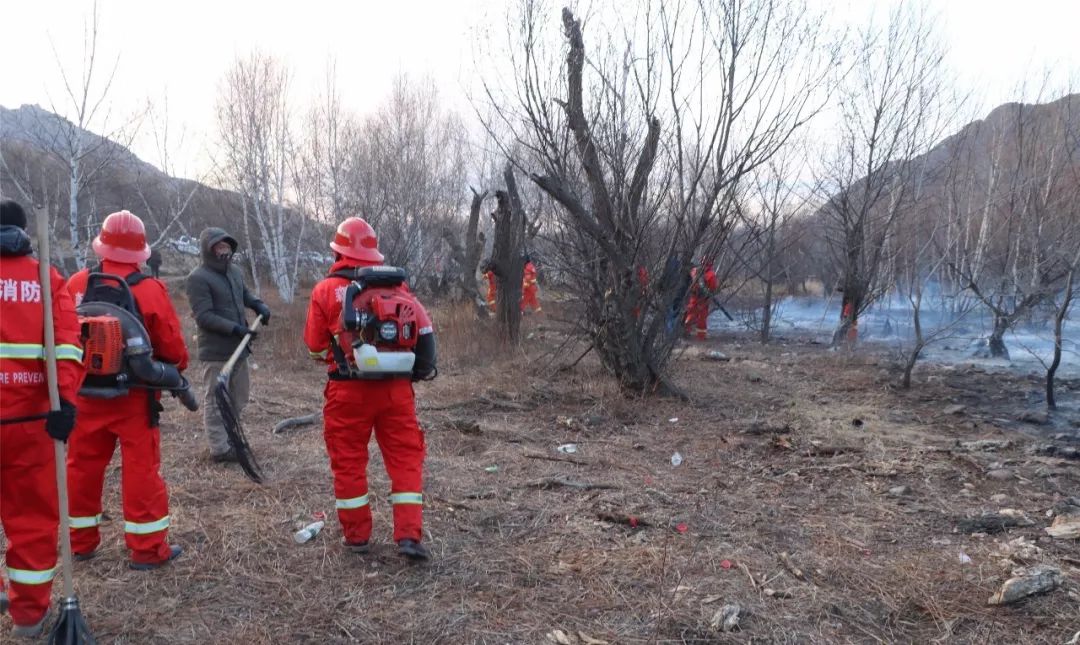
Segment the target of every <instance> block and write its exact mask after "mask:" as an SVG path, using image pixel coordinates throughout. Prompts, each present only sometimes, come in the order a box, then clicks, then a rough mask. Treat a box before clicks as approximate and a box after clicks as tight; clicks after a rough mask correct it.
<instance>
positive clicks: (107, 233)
mask: <svg viewBox="0 0 1080 645" xmlns="http://www.w3.org/2000/svg"><path fill="white" fill-rule="evenodd" d="M93 246H94V253H97V254H98V256H100V257H102V258H105V259H106V260H112V261H113V262H125V263H128V264H138V263H139V262H143V261H145V260H146V258H148V257H150V246H149V245H148V244H147V243H146V227H145V226H143V223H142V220H141V219H139V218H138V217H136V216H135V215H134V214H133V213H131V212H130V211H120V212H118V213H113V214H112V215H109V216H108V217H106V218H105V221H104V222H102V223H101V234H100V235H98V236H97V237H95V238H94V244H93Z"/></svg>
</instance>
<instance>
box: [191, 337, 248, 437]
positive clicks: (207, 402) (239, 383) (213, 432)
mask: <svg viewBox="0 0 1080 645" xmlns="http://www.w3.org/2000/svg"><path fill="white" fill-rule="evenodd" d="M225 362H226V361H202V366H203V368H202V370H203V383H204V384H205V385H206V392H205V393H204V394H203V426H204V427H205V428H206V440H207V441H208V442H209V443H210V454H211V455H222V454H225V453H226V452H228V450H229V437H228V436H227V435H226V434H225V424H224V423H222V421H221V411H220V410H219V409H218V406H217V400H216V399H215V398H214V388H216V387H217V377H218V374H220V373H221V369H222V368H223V367H225ZM250 390H251V377H250V374H249V373H248V362H247V357H246V356H245V357H244V358H242V359H240V360H239V361H237V362H236V366H235V367H233V371H232V377H231V378H230V379H229V393H230V394H232V400H233V404H234V405H235V406H236V416H237V417H239V416H240V414H241V413H242V412H243V411H244V406H246V405H247V402H248V393H249V392H250Z"/></svg>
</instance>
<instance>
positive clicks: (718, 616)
mask: <svg viewBox="0 0 1080 645" xmlns="http://www.w3.org/2000/svg"><path fill="white" fill-rule="evenodd" d="M742 611H743V609H742V607H740V606H739V605H737V604H735V605H724V606H723V607H721V608H720V609H718V610H717V611H716V613H715V614H713V617H712V620H710V621H709V627H711V628H712V629H713V630H714V631H715V630H719V631H722V632H730V631H733V630H735V629H736V628H737V627H738V626H739V616H740V615H741V614H742Z"/></svg>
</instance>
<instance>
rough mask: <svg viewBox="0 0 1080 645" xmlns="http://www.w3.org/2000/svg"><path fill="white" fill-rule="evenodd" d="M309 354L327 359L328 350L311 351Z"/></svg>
mask: <svg viewBox="0 0 1080 645" xmlns="http://www.w3.org/2000/svg"><path fill="white" fill-rule="evenodd" d="M308 356H310V357H312V358H318V359H325V358H326V350H325V349H324V350H322V351H321V352H312V351H309V352H308Z"/></svg>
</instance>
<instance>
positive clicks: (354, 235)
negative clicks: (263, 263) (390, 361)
mask: <svg viewBox="0 0 1080 645" xmlns="http://www.w3.org/2000/svg"><path fill="white" fill-rule="evenodd" d="M330 248H331V249H333V251H334V256H335V261H334V265H333V266H332V267H331V269H330V274H331V275H329V276H328V277H326V278H324V279H323V280H322V281H321V282H319V283H318V284H317V285H315V288H314V290H313V291H312V293H311V304H310V306H309V307H308V314H307V325H306V327H305V329H304V342H305V343H306V344H307V346H308V349H309V350H310V352H311V355H312V357H313V358H316V359H317V360H320V361H325V362H326V363H327V364H328V365H329V370H328V375H327V376H328V381H327V383H326V388H325V390H324V396H325V404H324V407H323V428H324V430H323V436H324V438H325V440H326V452H327V453H328V454H329V456H330V468H331V469H332V470H333V474H334V496H335V497H336V498H337V499H336V504H335V506H336V507H337V514H338V520H339V521H340V522H341V530H342V532H343V534H344V537H343V542H344V545H345V547H346V548H348V549H349V550H350V551H352V552H355V553H365V552H367V550H368V541H369V540H370V538H371V507H370V499H369V491H368V481H367V462H368V443H369V442H370V440H371V434H372V430H374V433H375V441H376V442H377V443H378V444H379V450H380V451H381V452H382V456H383V463H384V464H385V466H386V472H387V474H388V475H389V477H390V503H391V504H392V505H393V513H394V541H395V542H396V543H397V544H398V548H399V552H400V553H401V554H402V555H404V556H406V557H408V558H410V559H413V560H427V559H429V558H430V554H429V553H428V550H427V548H426V547H425V546H424V545H423V544H421V540H422V538H423V494H422V489H423V465H424V454H425V444H424V433H423V431H422V430H421V429H420V425H419V423H418V422H417V419H416V405H415V402H414V399H413V386H412V382H411V381H410V379H409V378H408V377H398V378H389V379H383V380H362V379H353V378H349V377H348V376H347V375H345V374H342V371H341V370H340V369H339V366H338V364H337V362H336V360H335V357H334V354H335V349H337V350H338V352H339V354H340V348H337V346H336V344H335V338H336V337H337V335H338V333H339V332H341V330H342V321H341V309H342V300H343V298H344V294H345V290H346V288H347V287H348V285H349V284H350V280H349V279H348V278H344V277H339V276H335V275H333V274H334V273H335V272H340V271H343V270H348V269H354V268H356V267H366V266H378V265H381V264H382V261H383V256H382V254H381V253H379V249H378V241H377V238H376V237H375V232H374V230H372V228H371V226H370V225H368V223H367V222H365V221H364V220H362V219H360V218H358V217H350V218H348V219H346V220H345V221H344V222H342V223H341V225H339V226H338V228H337V233H336V234H335V235H334V241H333V243H331V244H330ZM396 289H398V290H400V291H401V292H403V293H405V294H408V296H409V298H411V299H412V300H413V301H414V302H415V297H413V296H412V294H411V292H409V289H408V287H407V286H405V285H400V286H398V287H396ZM415 304H416V311H417V317H418V321H417V323H418V325H417V326H418V328H419V331H418V334H419V335H418V337H417V344H416V348H415V354H416V358H415V366H414V368H413V378H412V380H420V379H426V378H429V377H430V376H432V375H433V374H434V371H435V336H434V334H433V332H432V326H431V320H430V319H429V318H428V315H427V313H426V312H425V311H424V308H423V306H421V305H420V303H419V302H416V303H415ZM349 349H350V348H344V350H345V351H349Z"/></svg>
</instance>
